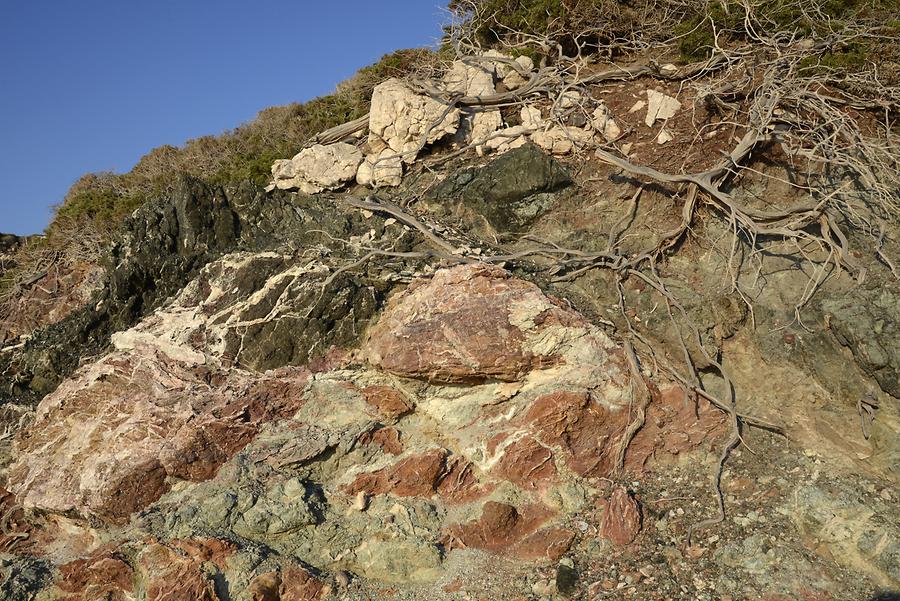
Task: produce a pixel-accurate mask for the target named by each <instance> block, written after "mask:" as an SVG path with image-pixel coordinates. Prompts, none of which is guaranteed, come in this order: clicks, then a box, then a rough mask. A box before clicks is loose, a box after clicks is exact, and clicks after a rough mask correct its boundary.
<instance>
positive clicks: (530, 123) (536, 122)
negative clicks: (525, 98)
mask: <svg viewBox="0 0 900 601" xmlns="http://www.w3.org/2000/svg"><path fill="white" fill-rule="evenodd" d="M519 115H520V117H521V118H522V125H524V126H525V127H528V128H530V129H532V130H537V129H542V128H543V127H544V125H545V122H544V118H543V117H542V116H541V109H539V108H538V107H536V106H531V105H529V104H526V105H525V106H523V107H522V110H521V111H519Z"/></svg>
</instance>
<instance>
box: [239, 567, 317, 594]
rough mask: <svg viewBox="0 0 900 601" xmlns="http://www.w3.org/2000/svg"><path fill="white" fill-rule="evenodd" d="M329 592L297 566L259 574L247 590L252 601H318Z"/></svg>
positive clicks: (313, 577)
mask: <svg viewBox="0 0 900 601" xmlns="http://www.w3.org/2000/svg"><path fill="white" fill-rule="evenodd" d="M330 592H331V587H330V586H329V585H328V584H326V583H325V582H324V581H322V580H321V579H320V578H316V577H315V576H313V575H312V574H310V573H309V572H308V571H306V570H304V569H303V568H301V567H298V566H286V567H285V568H284V569H283V570H282V571H281V572H267V573H265V574H260V575H259V576H257V577H256V578H254V579H253V581H252V582H251V583H250V589H249V593H250V598H251V600H252V601H318V600H319V599H323V598H325V597H326V596H328V594H329V593H330Z"/></svg>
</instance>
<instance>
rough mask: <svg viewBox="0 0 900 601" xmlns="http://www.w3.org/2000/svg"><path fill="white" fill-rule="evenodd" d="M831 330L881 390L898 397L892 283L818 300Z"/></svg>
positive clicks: (898, 312) (897, 324) (899, 345)
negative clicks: (835, 297) (843, 295)
mask: <svg viewBox="0 0 900 601" xmlns="http://www.w3.org/2000/svg"><path fill="white" fill-rule="evenodd" d="M822 311H824V312H825V313H826V314H828V315H829V316H830V318H829V321H830V325H831V331H832V333H833V334H834V336H835V338H836V339H837V340H838V342H840V343H841V344H842V345H844V346H846V347H847V348H849V349H850V352H852V353H853V358H854V359H855V360H856V362H857V363H858V364H859V366H860V367H861V368H862V369H863V371H865V372H866V373H867V374H869V375H870V376H872V377H873V378H874V379H875V381H876V382H878V385H879V386H881V389H882V390H884V391H885V392H886V393H888V394H890V395H891V396H893V397H896V398H900V291H898V290H897V288H896V286H891V285H886V286H882V287H878V288H870V289H861V288H860V289H856V290H854V291H853V292H851V293H850V294H847V295H846V296H845V297H843V298H837V299H829V300H827V301H824V302H823V303H822Z"/></svg>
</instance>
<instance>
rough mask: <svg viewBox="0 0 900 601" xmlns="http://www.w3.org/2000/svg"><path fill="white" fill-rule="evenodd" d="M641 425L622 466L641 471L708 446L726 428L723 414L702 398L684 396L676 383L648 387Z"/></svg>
mask: <svg viewBox="0 0 900 601" xmlns="http://www.w3.org/2000/svg"><path fill="white" fill-rule="evenodd" d="M652 393H653V397H652V400H651V402H650V405H649V407H647V415H646V419H645V421H644V425H643V427H642V428H641V429H640V430H638V432H637V434H635V436H634V438H633V439H632V441H631V444H630V445H629V446H628V452H627V454H626V455H625V467H626V468H627V469H628V470H629V471H632V472H641V471H643V470H645V469H646V468H648V467H649V466H650V465H651V464H652V463H653V462H665V460H667V459H670V458H673V457H676V456H678V455H680V454H682V453H687V452H690V451H692V450H694V449H698V448H703V447H712V446H715V445H716V444H717V442H718V441H719V439H720V438H721V437H722V436H723V435H724V433H725V430H726V421H727V417H726V416H725V414H723V413H722V412H721V411H719V410H718V409H716V408H715V407H713V406H712V405H711V404H710V403H709V402H708V401H706V400H705V399H695V398H690V397H688V396H687V395H686V394H685V393H684V390H683V389H682V388H681V387H679V386H669V387H666V388H663V389H662V390H657V389H655V388H652Z"/></svg>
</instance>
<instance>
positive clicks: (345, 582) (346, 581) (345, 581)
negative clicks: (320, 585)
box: [334, 570, 350, 589]
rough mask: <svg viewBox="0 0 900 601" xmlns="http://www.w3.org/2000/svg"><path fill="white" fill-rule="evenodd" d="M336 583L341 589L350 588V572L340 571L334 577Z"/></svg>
mask: <svg viewBox="0 0 900 601" xmlns="http://www.w3.org/2000/svg"><path fill="white" fill-rule="evenodd" d="M334 581H335V582H336V583H337V585H338V587H339V588H341V589H346V588H347V587H348V586H350V572H347V571H345V570H340V571H339V572H338V573H336V574H335V575H334Z"/></svg>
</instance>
